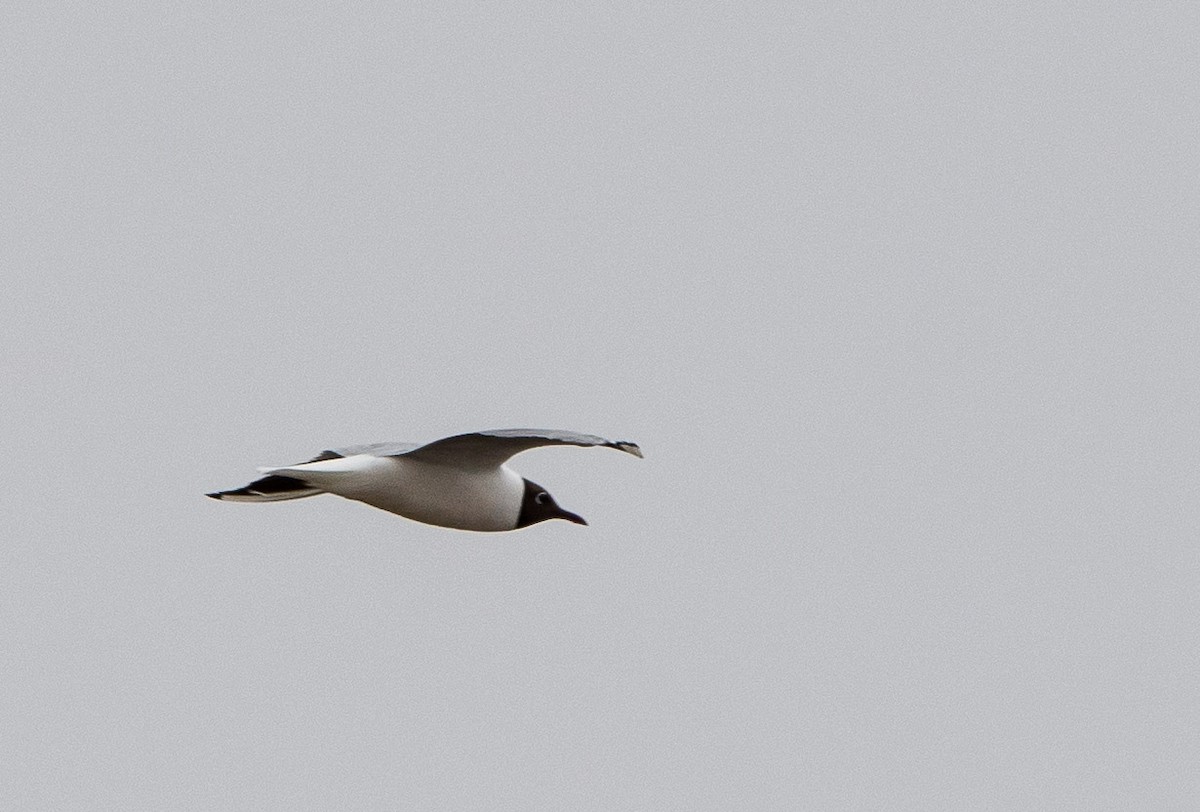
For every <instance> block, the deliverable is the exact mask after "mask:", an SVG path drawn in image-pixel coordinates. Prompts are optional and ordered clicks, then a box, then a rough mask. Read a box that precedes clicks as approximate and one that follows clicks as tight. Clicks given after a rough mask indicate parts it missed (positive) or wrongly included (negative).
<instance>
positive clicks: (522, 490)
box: [206, 429, 642, 532]
mask: <svg viewBox="0 0 1200 812" xmlns="http://www.w3.org/2000/svg"><path fill="white" fill-rule="evenodd" d="M548 445H573V446H599V447H603V448H615V449H617V450H618V451H624V452H626V453H627V454H632V455H634V456H635V457H641V456H642V450H641V449H640V448H638V446H637V444H636V443H630V442H626V441H623V440H617V441H613V440H606V439H604V438H603V437H596V436H595V435H592V434H578V433H576V432H571V431H556V430H553V429H548V430H547V429H496V430H493V431H476V432H472V433H470V434H458V435H455V436H453V437H444V438H442V439H441V440H434V441H433V442H431V443H425V444H424V445H421V444H418V443H373V444H370V445H354V446H346V447H345V448H334V449H329V450H326V451H322V452H321V453H320V454H318V455H317V456H315V457H313V458H312V459H311V460H308V461H307V462H302V463H297V464H295V465H281V466H275V467H266V468H259V469H258V471H259V473H261V474H265V476H263V477H262V478H261V479H256V480H255V481H253V482H251V483H250V484H249V485H246V486H245V487H243V488H237V489H235V490H230V491H218V492H216V493H210V494H206V495H207V496H209V497H211V498H213V499H220V500H222V501H226V502H282V501H284V500H287V499H304V498H305V497H309V496H317V495H318V494H322V493H332V494H336V495H338V496H342V497H345V498H346V499H354V500H356V501H359V502H365V503H366V504H368V505H372V506H374V507H377V508H381V509H383V510H386V511H388V512H389V513H395V514H397V515H399V516H403V517H405V518H407V519H412V520H414V521H418V522H424V523H425V524H432V525H437V526H439V527H450V528H455V529H457V530H474V531H479V532H502V531H506V530H519V529H521V528H523V527H529V526H530V525H533V524H537V523H538V522H544V521H546V520H548V519H565V520H566V521H569V522H574V523H575V524H584V525H586V524H587V522H586V521H584V520H583V517H582V516H580V515H578V514H576V513H572V512H570V511H569V510H564V509H562V508H561V507H559V505H558V503H557V502H555V501H554V497H553V496H551V495H550V492H549V491H547V490H546V489H545V488H543V487H542V486H541V485H538V484H537V483H536V482H530V481H529V480H528V479H525V478H524V477H522V476H521V475H520V474H518V473H517V472H516V471H514V470H512V469H511V468H509V467H508V465H507V462H508V460H509V459H510V458H512V457H513V456H514V455H516V454H520V453H521V452H522V451H528V450H529V449H531V448H540V447H541V446H548Z"/></svg>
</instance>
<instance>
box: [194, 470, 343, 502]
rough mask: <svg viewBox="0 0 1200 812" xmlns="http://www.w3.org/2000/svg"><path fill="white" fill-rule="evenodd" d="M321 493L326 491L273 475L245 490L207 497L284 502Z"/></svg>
mask: <svg viewBox="0 0 1200 812" xmlns="http://www.w3.org/2000/svg"><path fill="white" fill-rule="evenodd" d="M320 493H325V491H323V490H321V489H320V488H314V487H313V486H312V485H309V484H308V483H307V482H303V481H301V480H299V479H296V478H295V477H290V476H279V475H278V474H272V475H271V476H265V477H263V478H262V479H256V480H254V481H253V482H251V483H250V484H249V485H247V486H246V487H244V488H238V489H237V490H233V491H217V492H216V493H207V494H205V496H208V497H209V498H211V499H221V500H223V501H226V502H282V501H284V500H286V499H303V498H304V497H306V496H316V495H317V494H320Z"/></svg>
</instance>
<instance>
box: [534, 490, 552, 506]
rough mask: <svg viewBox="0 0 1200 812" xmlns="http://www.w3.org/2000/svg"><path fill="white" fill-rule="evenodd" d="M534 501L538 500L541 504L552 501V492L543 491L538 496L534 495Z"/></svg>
mask: <svg viewBox="0 0 1200 812" xmlns="http://www.w3.org/2000/svg"><path fill="white" fill-rule="evenodd" d="M533 501H535V502H537V503H538V504H539V505H544V504H546V503H547V502H549V501H550V494H548V493H546V492H545V491H542V492H541V493H539V494H538V495H537V496H535V497H533Z"/></svg>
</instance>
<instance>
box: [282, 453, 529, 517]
mask: <svg viewBox="0 0 1200 812" xmlns="http://www.w3.org/2000/svg"><path fill="white" fill-rule="evenodd" d="M259 471H260V472H262V473H264V474H279V475H282V476H291V477H296V478H299V479H303V480H304V481H305V482H307V483H310V484H312V485H314V486H315V487H318V488H320V489H321V490H323V491H325V492H326V493H333V494H337V495H338V496H342V497H345V498H346V499H354V500H355V501H358V502H365V503H366V504H368V505H371V506H372V507H377V508H380V509H381V510H386V511H387V512H389V513H395V514H397V515H399V516H403V517H405V518H406V519H413V520H415V521H418V522H424V523H425V524H434V525H439V526H441V527H454V528H458V529H460V530H478V531H484V532H487V531H493V532H495V531H503V530H512V529H513V527H514V526H516V523H517V514H518V513H519V512H520V510H521V495H522V493H523V492H524V490H525V483H524V480H522V479H521V476H520V475H519V474H517V473H516V472H515V471H513V470H512V469H511V468H509V467H508V466H507V465H500V466H494V467H482V468H453V467H450V466H447V465H443V464H440V463H432V462H423V461H421V460H418V459H412V458H406V457H404V456H398V457H374V456H371V455H369V454H356V455H355V456H352V457H343V458H341V459H336V460H322V461H321V462H308V463H303V464H300V465H287V466H283V467H279V468H260V469H259Z"/></svg>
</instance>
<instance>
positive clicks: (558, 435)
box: [359, 429, 642, 468]
mask: <svg viewBox="0 0 1200 812" xmlns="http://www.w3.org/2000/svg"><path fill="white" fill-rule="evenodd" d="M546 445H575V446H602V447H605V448H615V449H617V450H618V451H624V452H625V453H627V454H632V455H634V456H635V457H640V456H642V450H641V449H640V448H638V446H637V444H636V443H629V442H625V441H624V440H616V441H614V440H606V439H604V438H603V437H597V436H595V435H594V434H579V433H577V432H573V431H555V430H554V429H496V430H494V431H475V432H471V433H470V434H458V435H455V436H454V437H446V438H443V439H441V440H434V441H433V442H432V443H426V444H425V445H423V446H420V447H418V448H413V449H412V450H410V451H400V452H392V453H391V454H386V455H382V454H380V455H379V456H398V455H401V454H403V455H404V456H406V457H411V458H412V459H417V460H422V461H426V462H436V463H441V464H443V465H452V466H455V467H459V468H494V467H497V466H500V465H503V464H504V462H505V461H506V460H508V459H509V457H512V456H513V455H515V454H520V453H521V452H522V451H528V450H529V449H531V448H540V447H541V446H546ZM359 453H376V454H378V452H362V451H360V452H359Z"/></svg>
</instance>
